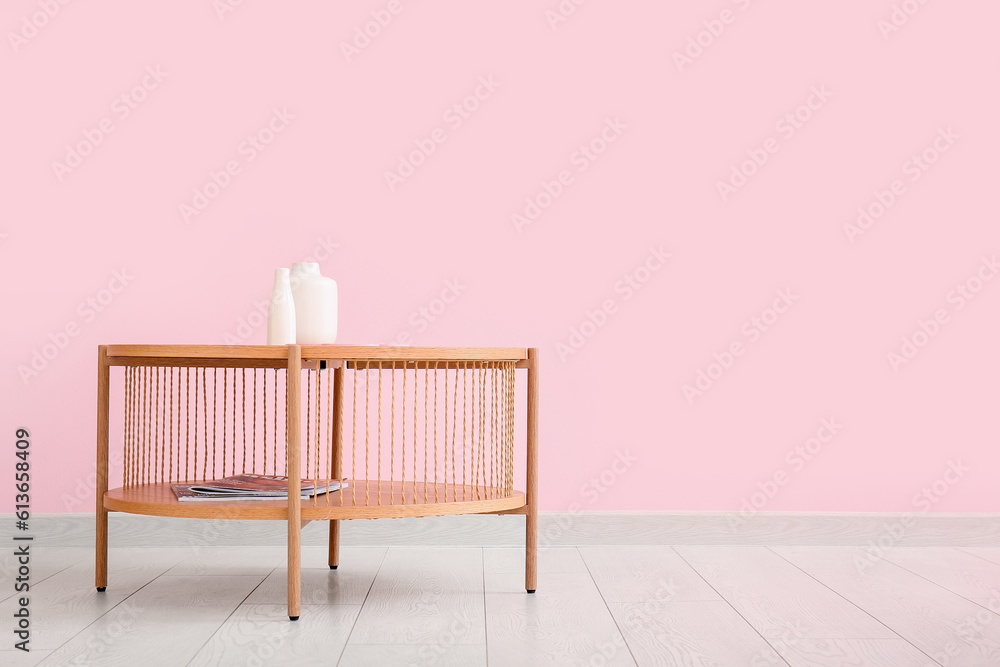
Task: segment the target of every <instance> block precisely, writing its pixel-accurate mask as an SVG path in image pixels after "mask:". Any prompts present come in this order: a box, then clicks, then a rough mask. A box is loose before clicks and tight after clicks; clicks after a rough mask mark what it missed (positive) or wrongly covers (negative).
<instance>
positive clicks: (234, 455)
mask: <svg viewBox="0 0 1000 667" xmlns="http://www.w3.org/2000/svg"><path fill="white" fill-rule="evenodd" d="M222 446H223V447H225V446H226V443H222ZM233 474H234V475H235V474H236V369H235V368H234V369H233ZM225 475H226V470H225V467H223V470H222V476H223V477H225Z"/></svg>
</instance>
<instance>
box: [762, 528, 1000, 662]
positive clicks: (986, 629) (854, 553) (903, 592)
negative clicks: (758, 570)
mask: <svg viewBox="0 0 1000 667" xmlns="http://www.w3.org/2000/svg"><path fill="white" fill-rule="evenodd" d="M772 550H773V551H774V552H775V553H777V554H780V555H781V556H783V557H785V558H787V559H788V560H789V561H791V562H792V563H794V564H795V565H796V566H797V567H799V568H801V569H802V570H803V571H805V572H808V573H809V574H810V575H812V576H813V577H815V578H816V579H817V580H819V581H820V582H822V583H823V584H824V585H825V586H827V587H829V588H830V589H831V590H833V591H836V592H837V593H838V594H839V595H841V596H843V597H844V598H846V599H847V600H850V601H851V603H853V604H854V605H857V606H858V607H859V608H862V609H864V610H865V611H866V612H867V613H868V614H870V615H871V616H873V617H874V618H877V619H879V621H881V622H882V623H883V624H884V625H885V626H887V627H890V628H892V629H893V630H894V631H895V632H896V633H897V635H898V636H899V637H901V638H903V639H905V640H907V641H908V642H910V643H911V644H913V645H914V646H916V647H917V648H919V649H920V650H921V651H923V652H924V653H926V654H928V655H931V656H932V657H933V656H934V654H935V652H938V651H942V650H945V649H946V648H947V647H949V646H950V647H954V650H955V654H954V655H947V653H946V657H947V662H948V664H949V665H950V666H951V667H956V666H958V665H961V666H962V667H965V666H971V665H991V664H1000V616H997V615H996V614H993V613H991V612H988V611H987V610H985V609H983V608H982V607H981V606H980V605H978V604H976V603H975V602H972V601H970V600H967V599H965V598H963V597H961V596H959V595H957V594H956V593H954V592H952V591H950V590H948V589H946V588H944V587H942V586H940V585H938V584H936V583H934V582H931V581H928V580H927V579H924V578H923V577H921V576H919V575H916V574H914V573H912V572H910V571H908V570H905V569H903V568H901V567H899V566H898V565H895V564H894V563H891V562H889V561H887V560H881V561H879V562H877V563H876V564H874V565H873V566H871V567H870V568H868V569H865V570H863V571H859V570H858V568H857V567H856V565H855V562H856V561H855V559H857V558H861V557H862V556H864V552H863V551H862V550H861V549H857V548H848V547H845V548H840V549H837V548H820V547H796V548H794V549H789V548H782V547H774V548H773V549H772ZM929 551H930V553H928V555H927V556H928V558H930V559H932V558H933V555H934V551H935V550H929ZM980 613H983V614H984V619H985V620H986V622H985V623H979V624H978V625H977V626H971V625H970V623H971V622H975V621H976V619H977V617H978V615H979V614H980Z"/></svg>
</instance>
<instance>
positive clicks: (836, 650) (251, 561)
mask: <svg viewBox="0 0 1000 667" xmlns="http://www.w3.org/2000/svg"><path fill="white" fill-rule="evenodd" d="M507 519H508V517H505V518H501V519H496V520H497V521H506V520H507ZM321 528H324V530H325V527H324V526H321ZM464 539H465V538H460V537H459V536H458V535H457V534H456V535H455V541H462V540H464ZM285 557H286V552H285V549H284V548H283V547H275V546H258V547H233V546H206V545H204V544H202V545H194V544H192V545H188V546H183V547H149V548H116V547H114V546H112V548H111V551H110V569H109V578H110V581H109V587H108V591H107V592H106V593H97V592H96V591H95V590H94V584H93V574H94V572H93V567H94V566H93V553H92V551H90V550H87V549H84V550H81V549H75V548H65V547H58V548H55V547H47V546H43V547H41V548H36V550H35V551H33V560H32V563H33V568H35V569H33V571H32V584H33V585H32V589H31V619H32V621H31V623H32V625H31V631H32V637H31V647H32V648H33V649H34V650H33V651H32V652H31V653H24V652H20V651H14V650H11V649H12V648H13V641H12V640H10V644H9V645H8V646H4V647H0V664H3V665H8V664H9V665H12V666H15V665H35V664H43V665H65V664H88V665H89V664H99V665H129V666H131V665H135V664H149V665H158V664H169V665H186V664H191V665H210V664H212V665H214V664H227V665H228V664H238V665H255V664H260V665H271V664H275V665H279V664H292V665H304V664H315V662H316V659H317V658H316V656H322V657H321V658H320V660H322V664H330V665H336V664H340V665H344V666H347V667H351V666H357V665H360V666H365V665H376V666H379V667H381V666H382V665H395V664H401V665H406V664H417V665H422V664H427V665H436V666H439V665H445V666H446V665H461V666H462V667H465V666H477V665H487V664H488V665H492V666H500V667H505V666H506V665H536V664H538V665H574V664H579V665H671V666H672V665H712V666H714V667H729V666H730V665H751V666H754V665H761V666H764V665H767V666H771V665H776V666H780V665H787V666H790V667H799V666H812V665H817V666H820V667H826V666H832V665H838V666H839V665H850V666H851V667H857V666H860V667H865V666H867V665H872V666H873V667H882V666H885V665H889V666H891V667H896V666H900V667H909V666H910V665H913V666H919V667H923V666H925V665H930V666H933V665H938V666H939V667H941V666H943V665H947V667H964V666H970V665H975V666H977V667H978V666H980V665H1000V615H998V614H997V613H995V612H996V611H1000V598H998V597H997V596H996V595H994V591H995V590H996V589H1000V549H997V548H993V547H982V546H979V547H977V546H968V545H961V546H952V547H943V546H942V547H937V546H935V547H896V548H892V549H889V550H887V551H886V552H885V553H884V554H881V557H880V558H868V556H867V555H866V552H865V550H864V549H862V548H859V547H850V546H848V547H831V546H807V545H773V546H768V547H764V546H712V545H687V546H684V545H678V546H664V545H603V546H601V545H596V546H595V545H586V546H567V547H558V546H548V547H545V548H543V549H541V551H540V553H539V576H538V590H537V592H536V593H535V594H533V595H529V594H527V593H526V592H525V591H524V569H523V568H524V548H523V545H522V546H499V547H485V548H483V547H466V546H438V547H425V546H389V547H386V546H371V547H363V546H344V547H342V549H341V561H340V567H339V568H338V569H337V570H335V571H332V570H330V569H329V567H328V566H327V560H326V559H327V550H326V547H325V546H321V545H319V544H316V545H311V546H306V547H304V548H303V554H302V565H303V570H302V577H303V585H302V599H303V607H302V613H301V618H300V620H299V621H297V622H295V623H292V622H290V621H288V620H287V609H286V606H285V605H286V601H287V591H286V589H285V585H286V571H285ZM3 562H4V561H2V560H0V566H2V563H3ZM0 574H2V572H0ZM9 576H10V570H8V580H7V585H8V586H10V585H11V584H12V581H11V580H10V579H9ZM15 602H16V600H15V599H13V598H12V597H10V596H8V598H7V599H6V600H3V601H0V615H3V616H4V617H5V618H8V619H11V618H13V613H14V610H15ZM8 637H9V638H10V637H11V635H8Z"/></svg>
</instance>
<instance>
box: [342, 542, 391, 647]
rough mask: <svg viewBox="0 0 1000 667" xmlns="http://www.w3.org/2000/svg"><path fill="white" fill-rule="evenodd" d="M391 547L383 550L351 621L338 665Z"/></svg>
mask: <svg viewBox="0 0 1000 667" xmlns="http://www.w3.org/2000/svg"><path fill="white" fill-rule="evenodd" d="M391 548H392V547H386V548H385V551H384V552H382V560H380V561H379V562H378V568H376V570H375V576H373V577H372V581H371V583H370V584H368V590H367V591H365V598H364V599H363V600H362V601H361V604H360V605H358V614H357V616H355V617H354V622H353V623H351V631H350V632H348V633H347V639H346V640H345V641H344V648H342V649H341V650H340V655H339V656H337V662H336V663H335V664H336V665H340V663H341V661H342V660H343V659H344V653H346V652H347V647H348V646H350V644H351V637H353V636H354V630H355V628H357V627H358V619H359V618H361V612H363V611H364V609H365V604H366V603H367V602H368V596H369V595H371V592H372V588H374V587H375V581H376V580H377V579H378V575H379V573H381V572H382V566H383V565H384V564H385V559H386V558H387V557H388V556H389V549H391ZM337 571H338V572H339V571H340V569H339V568H338V569H337Z"/></svg>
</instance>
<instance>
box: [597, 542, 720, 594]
mask: <svg viewBox="0 0 1000 667" xmlns="http://www.w3.org/2000/svg"><path fill="white" fill-rule="evenodd" d="M580 554H581V555H582V556H583V559H584V561H586V563H587V567H588V569H589V570H590V574H591V576H593V577H594V581H596V582H597V585H598V586H599V587H600V589H601V592H602V593H603V594H604V599H605V600H607V601H608V602H639V601H642V600H660V601H667V600H674V601H676V600H721V599H722V598H721V597H719V594H718V593H717V592H716V591H715V589H713V588H712V587H711V586H709V585H708V583H707V582H706V581H705V580H704V579H703V578H702V576H701V575H700V574H698V573H697V572H695V571H694V570H693V569H692V568H691V566H690V565H688V564H687V562H685V560H684V559H683V558H681V557H680V556H678V555H677V553H676V552H675V551H674V550H673V549H672V548H671V547H664V546H647V545H642V546H627V547H581V548H580Z"/></svg>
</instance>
